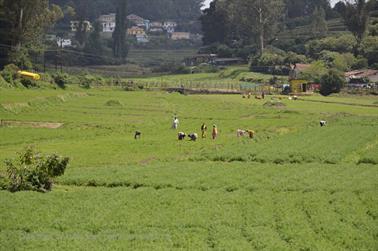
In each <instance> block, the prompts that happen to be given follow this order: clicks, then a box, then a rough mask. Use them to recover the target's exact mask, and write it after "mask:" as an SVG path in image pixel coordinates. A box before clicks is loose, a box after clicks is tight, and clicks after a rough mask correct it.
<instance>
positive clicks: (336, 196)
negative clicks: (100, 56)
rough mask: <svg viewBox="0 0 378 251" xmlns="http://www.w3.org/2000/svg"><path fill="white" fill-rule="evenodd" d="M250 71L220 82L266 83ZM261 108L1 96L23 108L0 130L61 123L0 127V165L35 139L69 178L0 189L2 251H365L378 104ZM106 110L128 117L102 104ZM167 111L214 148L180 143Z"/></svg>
mask: <svg viewBox="0 0 378 251" xmlns="http://www.w3.org/2000/svg"><path fill="white" fill-rule="evenodd" d="M247 71H248V69H247V67H245V66H244V67H231V68H230V69H228V70H227V72H226V73H225V74H224V76H228V78H227V79H225V80H223V81H226V83H227V82H231V81H232V79H233V78H235V79H239V78H240V77H242V76H243V77H244V76H245V77H247V76H248V77H252V76H254V77H255V78H264V77H265V78H266V76H264V75H261V74H255V73H249V72H247ZM222 72H223V71H222ZM270 77H271V76H270ZM160 78H162V79H163V80H162V82H165V81H166V82H167V83H168V84H172V86H177V83H183V84H185V85H187V86H189V81H198V83H201V81H211V80H213V82H209V83H205V84H204V86H205V87H207V86H213V83H217V84H219V83H222V79H220V78H219V74H191V75H180V76H179V75H175V76H161V77H160V76H158V77H155V78H150V79H149V81H151V82H152V81H156V82H158V81H159V79H160ZM188 79H189V80H188ZM285 79H287V78H286V77H285ZM139 80H140V79H139ZM185 80H187V81H188V83H187V82H185ZM134 81H135V82H136V81H137V80H134ZM233 83H238V82H237V81H235V82H233ZM146 85H147V84H146ZM235 85H236V84H235ZM61 96H62V97H64V99H65V101H64V102H63V101H60V102H56V100H58V98H59V97H61ZM68 97H70V98H68ZM271 97H272V96H270V95H267V96H266V97H265V98H266V99H265V100H255V99H242V97H241V96H240V95H188V96H183V95H179V94H174V93H166V92H150V91H149V92H145V91H143V92H140V91H136V92H124V91H119V90H115V88H113V89H111V88H92V89H90V90H80V89H74V88H68V90H61V89H58V90H38V91H35V90H27V89H5V90H1V95H0V103H1V105H4V106H6V104H13V105H17V104H18V103H20V102H25V103H26V102H27V103H29V104H30V105H29V106H28V107H26V108H25V109H23V110H19V111H18V112H17V113H14V112H10V111H9V110H4V109H5V108H4V106H2V108H1V109H0V115H1V118H2V119H6V120H12V119H15V120H18V121H62V122H64V123H65V125H64V126H63V127H61V128H59V129H57V130H53V129H47V128H31V127H27V126H17V127H16V126H15V127H6V126H4V127H1V128H0V138H1V144H0V159H1V160H3V159H4V158H5V157H9V156H12V155H13V154H14V152H16V151H18V150H19V149H21V148H22V147H23V146H24V145H25V144H27V143H29V142H38V145H39V147H40V148H41V149H44V151H46V152H51V151H59V152H60V153H64V156H70V157H71V161H70V164H71V165H72V167H74V168H68V169H66V172H65V174H64V175H63V176H60V177H58V178H57V179H55V180H54V181H55V182H54V184H56V186H54V189H53V191H52V192H51V193H47V194H40V193H32V192H22V193H17V194H11V193H9V192H7V191H0V198H1V199H0V200H1V203H0V207H1V210H0V218H1V231H0V239H1V245H2V248H3V249H5V250H12V249H28V250H41V249H43V250H45V249H46V250H50V249H52V250H53V249H57V247H64V248H65V249H72V250H75V249H87V248H88V247H94V249H96V247H104V246H106V247H111V248H112V249H120V250H123V249H127V250H129V249H130V250H151V249H153V250H156V249H161V250H174V249H190V250H208V249H219V250H234V249H238V250H250V249H253V248H254V247H256V248H255V249H257V250H259V249H261V250H264V249H265V250H277V249H278V250H345V249H347V250H348V249H354V250H361V249H362V250H372V251H373V250H375V249H376V244H377V239H376V231H375V229H376V225H377V224H376V219H377V213H376V212H377V208H378V203H377V202H378V201H377V196H376V189H377V188H376V184H377V179H376V177H377V166H376V164H374V163H377V162H376V160H377V146H378V145H377V144H376V142H377V129H378V123H377V119H378V117H377V112H376V107H373V106H372V105H373V104H374V102H376V100H377V98H376V97H371V96H350V95H348V96H342V95H335V96H329V97H323V96H318V95H314V96H303V97H300V100H298V101H294V100H288V99H287V98H282V99H281V100H280V101H279V102H281V103H283V104H285V107H283V108H282V109H268V108H264V106H263V105H264V103H265V102H267V101H269V100H270V99H271ZM278 97H279V96H278ZM278 97H276V100H277V99H278ZM49 100H55V101H54V102H48V101H49ZM109 100H118V101H119V102H121V103H122V104H123V105H124V106H122V107H120V106H112V107H108V106H105V105H104V104H105V103H106V102H107V101H109ZM37 101H38V102H39V103H37ZM42 101H44V103H43V104H44V105H43V106H42V105H40V104H41V102H42ZM36 103H37V104H36ZM57 111H58V112H59V113H57ZM173 114H178V116H179V118H180V122H181V123H180V126H179V129H180V130H183V131H184V132H189V131H190V132H197V133H198V132H199V127H200V125H201V124H202V123H203V122H206V124H207V125H208V126H209V125H212V124H213V123H215V124H217V126H218V129H219V137H218V139H217V140H215V141H213V140H212V139H210V138H209V137H208V138H206V139H199V140H198V141H197V142H195V143H193V142H187V141H183V142H178V141H177V139H176V133H177V132H175V131H172V130H170V129H169V127H170V123H171V119H172V115H173ZM320 119H324V120H327V121H328V125H327V126H326V127H322V128H321V127H320V126H319V120H320ZM237 128H241V129H252V130H254V131H255V132H256V135H255V136H256V137H255V139H253V140H251V139H249V138H237V137H236V129H237ZM136 130H139V131H141V132H142V133H143V134H142V138H141V140H138V141H136V140H134V137H133V136H134V133H135V131H136ZM309 142H310V143H309ZM330 163H333V164H330ZM357 163H360V164H359V165H357ZM365 163H369V164H365ZM2 168H3V167H2ZM1 170H3V169H1ZM0 176H1V175H0ZM1 180H2V179H1V178H0V184H1V183H4V184H5V185H7V182H2V181H1ZM0 186H1V185H0ZM41 212H48V214H47V213H46V214H44V213H41ZM62 212H63V213H62ZM41 233H43V241H41ZM20 236H21V237H22V238H20ZM285 240H286V241H285ZM210 246H211V247H210ZM251 247H252V248H251Z"/></svg>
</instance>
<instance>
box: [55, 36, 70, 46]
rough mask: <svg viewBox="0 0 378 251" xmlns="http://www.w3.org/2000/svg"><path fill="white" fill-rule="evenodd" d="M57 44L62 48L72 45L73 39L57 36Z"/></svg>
mask: <svg viewBox="0 0 378 251" xmlns="http://www.w3.org/2000/svg"><path fill="white" fill-rule="evenodd" d="M56 44H57V45H58V46H59V47H60V48H66V47H72V40H71V39H69V38H60V37H57V38H56Z"/></svg>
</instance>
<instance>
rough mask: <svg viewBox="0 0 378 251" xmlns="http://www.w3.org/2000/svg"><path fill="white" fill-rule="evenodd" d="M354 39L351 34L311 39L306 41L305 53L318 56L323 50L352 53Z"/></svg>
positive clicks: (355, 43)
mask: <svg viewBox="0 0 378 251" xmlns="http://www.w3.org/2000/svg"><path fill="white" fill-rule="evenodd" d="M356 45H357V42H356V39H355V38H354V37H353V36H352V35H342V36H339V37H326V38H323V39H318V40H312V41H310V42H308V43H306V45H305V46H306V52H307V55H309V56H311V57H314V58H318V56H319V53H320V52H321V51H324V50H328V51H335V52H339V53H348V52H349V53H352V52H353V51H354V48H355V47H356Z"/></svg>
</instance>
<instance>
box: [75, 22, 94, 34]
mask: <svg viewBox="0 0 378 251" xmlns="http://www.w3.org/2000/svg"><path fill="white" fill-rule="evenodd" d="M79 26H80V21H71V22H70V27H71V31H72V32H76V31H77V30H78V29H79ZM92 29H93V27H92V24H91V22H89V21H87V20H84V21H83V23H82V30H83V31H86V32H90V31H91V30H92Z"/></svg>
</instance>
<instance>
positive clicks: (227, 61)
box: [213, 58, 245, 66]
mask: <svg viewBox="0 0 378 251" xmlns="http://www.w3.org/2000/svg"><path fill="white" fill-rule="evenodd" d="M243 63H245V60H244V59H242V58H215V59H214V60H213V64H214V65H217V66H226V65H237V64H243Z"/></svg>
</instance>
